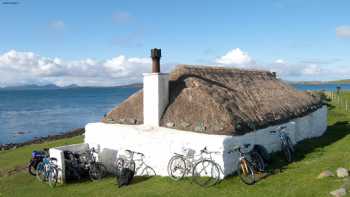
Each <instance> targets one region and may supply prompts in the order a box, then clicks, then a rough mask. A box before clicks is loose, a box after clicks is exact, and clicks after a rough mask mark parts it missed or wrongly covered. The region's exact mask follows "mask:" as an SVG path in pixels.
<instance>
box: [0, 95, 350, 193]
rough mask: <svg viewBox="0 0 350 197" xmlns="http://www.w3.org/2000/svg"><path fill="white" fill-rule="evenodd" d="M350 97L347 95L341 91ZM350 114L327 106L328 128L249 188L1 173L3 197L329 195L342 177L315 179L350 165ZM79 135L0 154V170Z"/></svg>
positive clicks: (234, 180)
mask: <svg viewBox="0 0 350 197" xmlns="http://www.w3.org/2000/svg"><path fill="white" fill-rule="evenodd" d="M342 96H343V97H344V98H345V97H347V98H348V99H350V93H344V94H343V95H342ZM349 119H350V113H346V112H345V111H344V110H343V109H342V108H340V107H337V106H335V107H331V110H330V111H329V120H328V124H329V127H328V130H327V132H326V133H325V135H324V136H322V137H320V138H317V139H311V140H306V141H303V142H302V143H300V144H298V145H297V155H296V161H295V162H294V163H292V164H289V165H287V164H285V163H284V162H283V161H282V160H281V159H280V157H278V156H277V155H276V156H274V157H273V161H272V162H273V164H272V166H273V167H274V168H275V169H282V170H281V171H279V170H275V171H277V172H275V173H274V174H272V175H270V176H268V177H267V178H265V179H263V180H261V181H259V182H258V183H256V184H255V185H253V186H247V185H245V184H243V183H242V182H241V181H240V180H239V178H238V177H236V176H234V177H229V178H227V179H225V180H224V181H222V182H221V183H219V184H218V185H216V186H214V187H210V188H201V187H199V186H197V185H196V184H194V183H191V181H190V179H186V180H184V181H180V182H174V181H172V180H170V179H169V178H164V177H154V178H150V179H148V180H143V179H142V178H139V177H136V179H135V180H134V181H133V184H131V185H130V186H128V187H124V188H117V187H116V185H115V179H114V178H106V179H104V180H102V181H99V182H90V181H85V182H81V183H71V184H65V185H59V186H58V187H56V188H54V189H52V188H50V187H49V186H48V185H47V184H42V183H40V182H38V181H37V180H36V179H35V177H32V176H30V175H28V173H27V172H25V171H22V172H18V173H17V174H15V175H11V176H2V177H0V197H2V196H11V197H12V196H36V197H38V196H65V197H68V196H98V197H103V196H200V197H205V196H239V197H242V196H243V197H244V196H259V197H262V196H269V197H271V196H328V195H329V194H328V193H329V192H330V191H332V190H334V189H337V188H339V187H340V186H341V185H342V184H343V180H341V179H337V178H326V179H322V180H319V179H316V177H317V176H318V174H319V173H320V172H321V171H323V170H327V169H329V170H332V171H335V170H336V169H337V168H338V167H345V168H350V135H349V134H350V125H349V124H348V123H347V121H348V120H349ZM79 142H82V137H74V138H71V139H63V140H57V141H52V142H46V143H44V144H37V145H31V146H26V147H22V148H18V149H16V150H9V151H5V152H0V169H1V171H6V170H11V169H15V168H16V166H24V165H25V164H26V162H27V161H28V159H29V157H30V153H31V151H32V150H33V149H41V148H43V147H54V146H58V145H64V144H71V143H79Z"/></svg>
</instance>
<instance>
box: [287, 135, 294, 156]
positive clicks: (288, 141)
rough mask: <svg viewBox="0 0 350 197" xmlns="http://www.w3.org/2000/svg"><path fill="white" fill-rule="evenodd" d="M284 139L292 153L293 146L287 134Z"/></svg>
mask: <svg viewBox="0 0 350 197" xmlns="http://www.w3.org/2000/svg"><path fill="white" fill-rule="evenodd" d="M286 140H287V144H288V147H289V148H290V150H291V152H292V154H293V153H294V146H293V143H292V140H291V139H290V137H288V136H287V138H286Z"/></svg>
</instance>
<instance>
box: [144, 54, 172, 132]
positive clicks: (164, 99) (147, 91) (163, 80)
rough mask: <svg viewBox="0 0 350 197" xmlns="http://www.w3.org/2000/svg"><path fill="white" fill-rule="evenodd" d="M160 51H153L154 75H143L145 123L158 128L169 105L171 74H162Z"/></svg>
mask: <svg viewBox="0 0 350 197" xmlns="http://www.w3.org/2000/svg"><path fill="white" fill-rule="evenodd" d="M160 57H161V50H160V49H152V50H151V58H152V73H144V74H143V123H144V124H145V125H149V126H154V127H158V126H159V125H160V119H161V117H162V115H163V112H164V110H165V108H166V107H167V105H168V103H169V74H166V73H160Z"/></svg>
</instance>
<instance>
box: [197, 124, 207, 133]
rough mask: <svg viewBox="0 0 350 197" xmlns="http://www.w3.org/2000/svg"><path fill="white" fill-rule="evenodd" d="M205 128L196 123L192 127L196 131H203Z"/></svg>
mask: <svg viewBox="0 0 350 197" xmlns="http://www.w3.org/2000/svg"><path fill="white" fill-rule="evenodd" d="M205 130H206V128H205V126H203V125H197V126H196V127H195V128H194V131H196V132H204V131H205Z"/></svg>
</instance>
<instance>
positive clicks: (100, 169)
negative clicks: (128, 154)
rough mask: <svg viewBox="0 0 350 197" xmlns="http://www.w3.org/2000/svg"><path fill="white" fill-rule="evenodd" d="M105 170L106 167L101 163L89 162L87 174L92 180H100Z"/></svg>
mask: <svg viewBox="0 0 350 197" xmlns="http://www.w3.org/2000/svg"><path fill="white" fill-rule="evenodd" d="M105 172H106V167H105V166H104V165H103V164H102V163H94V164H91V166H90V169H89V176H90V179H91V180H92V181H97V180H101V179H102V178H103V177H104V175H105Z"/></svg>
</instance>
